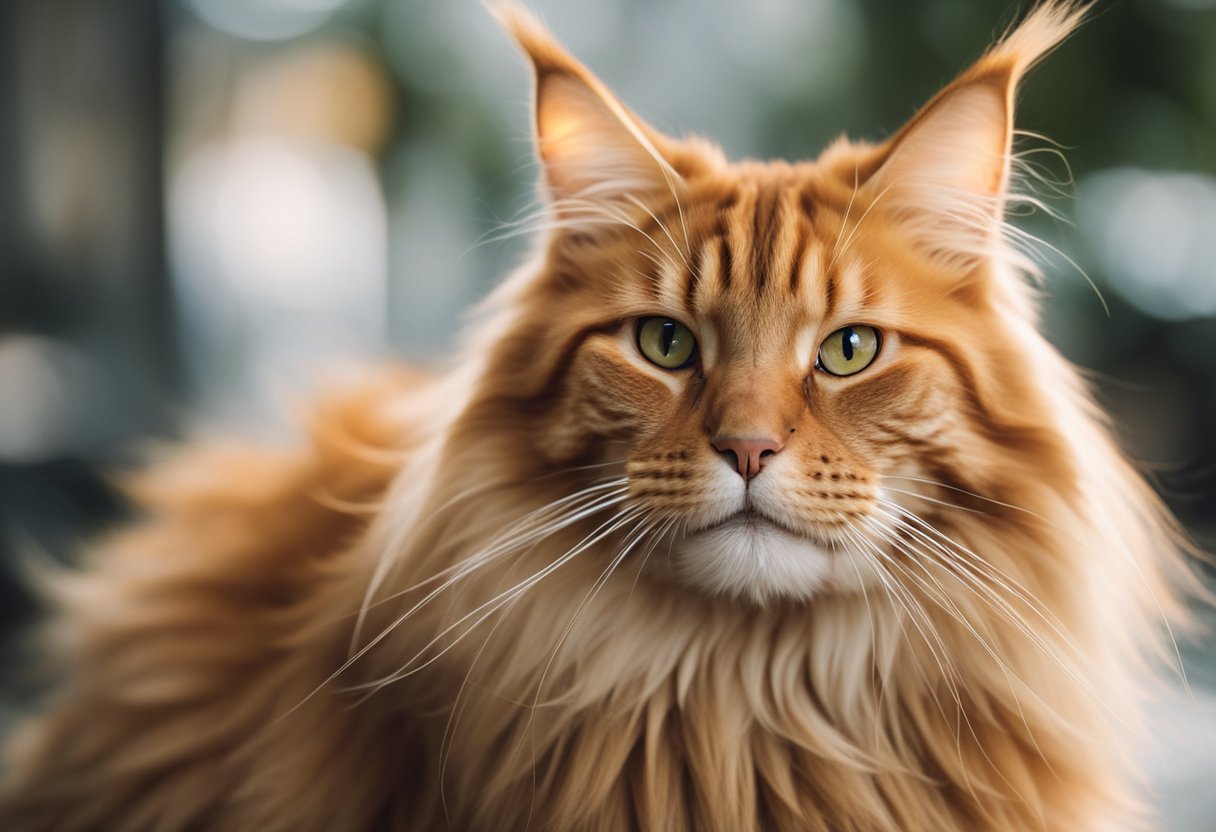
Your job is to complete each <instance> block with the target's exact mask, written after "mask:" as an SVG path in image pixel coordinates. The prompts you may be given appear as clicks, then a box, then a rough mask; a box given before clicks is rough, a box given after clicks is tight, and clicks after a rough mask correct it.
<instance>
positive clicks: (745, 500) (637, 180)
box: [0, 2, 1184, 832]
mask: <svg viewBox="0 0 1216 832" xmlns="http://www.w3.org/2000/svg"><path fill="white" fill-rule="evenodd" d="M1083 13H1084V9H1083V8H1082V7H1080V6H1078V5H1075V4H1070V3H1067V2H1046V3H1041V4H1040V5H1038V6H1037V7H1036V8H1034V9H1033V10H1032V11H1031V12H1030V13H1029V14H1028V15H1027V16H1026V17H1025V18H1024V20H1023V21H1022V23H1021V24H1020V25H1018V26H1017V27H1016V28H1014V29H1012V30H1011V31H1010V32H1009V33H1008V34H1007V35H1006V36H1005V37H1003V38H1001V39H1000V40H999V41H998V42H997V43H996V45H995V46H993V47H992V48H991V49H990V50H989V51H988V52H987V53H986V54H985V55H984V56H983V57H981V58H980V59H979V60H978V61H977V62H976V63H975V64H974V65H973V66H971V67H970V68H969V69H967V70H966V71H965V72H963V73H962V74H961V75H960V76H958V78H957V79H956V80H954V81H953V82H952V83H950V84H949V85H947V86H946V87H945V88H944V89H943V90H942V91H941V92H940V93H939V94H938V95H937V96H935V97H934V98H933V99H932V100H931V101H930V102H929V103H928V104H927V105H925V106H924V107H923V108H922V109H921V110H920V111H919V112H918V113H917V114H916V116H915V117H914V118H913V119H912V120H911V121H910V122H909V123H908V124H907V125H905V126H904V127H903V128H902V129H901V130H900V131H898V132H897V133H896V134H894V135H893V136H892V137H891V138H889V139H888V140H886V141H884V142H882V143H879V144H867V143H862V142H854V141H847V140H844V139H841V140H839V141H837V142H836V143H834V144H833V145H831V146H830V147H828V148H827V149H826V150H825V151H824V152H823V153H822V154H821V155H820V156H819V158H818V159H816V160H815V161H813V162H802V163H796V164H787V163H784V162H759V161H743V162H729V161H727V160H726V159H725V158H724V157H723V155H722V153H721V152H720V151H719V150H718V149H717V148H715V147H714V146H713V145H712V144H711V143H709V142H707V141H704V140H701V139H681V140H676V139H672V138H669V137H667V136H664V135H661V134H659V133H658V132H656V131H655V130H653V129H651V128H650V127H649V126H647V125H646V124H644V123H643V122H641V121H640V120H639V119H638V118H637V117H635V116H634V115H633V114H632V113H631V112H630V111H629V110H628V109H627V108H626V107H625V106H624V105H623V104H621V103H620V102H619V101H618V100H617V99H616V98H614V97H613V95H612V94H611V93H610V92H609V91H608V90H607V89H606V88H605V86H604V85H603V84H602V83H601V82H600V81H598V80H597V79H596V78H595V77H594V76H593V75H592V74H591V73H590V72H589V71H588V70H587V69H585V68H584V67H582V66H581V65H580V64H578V63H577V62H576V61H575V60H574V59H573V58H572V57H570V56H569V55H568V54H566V52H565V51H563V49H562V48H561V47H560V46H559V45H558V44H557V43H556V42H555V41H554V40H553V39H552V38H551V37H550V36H549V35H548V34H547V33H546V32H545V31H544V30H543V29H542V28H541V27H540V25H539V24H538V23H537V22H536V21H535V20H534V19H533V18H532V17H531V16H530V15H528V14H527V13H525V12H523V11H520V10H518V9H511V8H507V9H504V10H502V12H501V17H502V19H503V21H504V22H505V24H506V26H507V28H508V30H509V31H510V32H511V33H512V34H513V35H514V37H515V38H516V39H517V40H518V42H519V43H520V45H521V46H522V48H523V50H524V52H525V53H526V54H527V56H528V57H529V58H530V60H531V62H532V65H533V66H534V68H535V77H536V109H535V113H536V135H537V147H538V151H539V155H540V158H541V162H542V168H543V187H544V189H545V192H546V194H547V195H548V199H549V203H548V205H549V208H548V215H547V221H546V222H545V223H544V227H543V229H542V233H541V234H540V237H539V239H538V241H537V244H536V247H535V253H534V256H533V258H532V259H531V260H530V261H529V262H528V263H527V264H526V265H525V266H523V267H522V268H521V269H519V270H518V272H516V273H515V274H514V275H513V276H512V277H511V278H510V279H509V280H507V281H506V283H505V284H504V285H503V286H502V287H501V288H500V289H499V290H498V291H497V292H496V293H495V294H494V295H493V296H492V297H491V298H490V300H489V301H488V302H487V303H486V306H485V308H484V310H483V313H482V315H481V316H480V318H479V319H478V321H477V322H476V324H475V325H474V326H472V327H471V328H470V330H469V334H468V339H467V342H466V343H465V345H464V349H463V357H462V359H461V360H460V361H459V362H458V363H457V364H456V365H455V366H454V367H453V368H452V369H451V370H450V371H449V372H447V373H444V374H438V375H428V374H425V373H422V372H416V371H410V370H404V369H402V370H393V371H387V372H384V373H380V374H378V375H375V376H374V377H370V378H368V379H367V380H365V381H363V382H360V383H358V384H352V385H349V386H348V387H347V388H346V389H344V390H342V391H339V392H336V393H334V394H333V395H332V396H330V397H328V398H326V399H324V400H322V401H321V402H320V403H319V404H318V406H317V408H316V410H315V412H314V413H313V415H312V417H311V419H310V422H309V439H308V441H306V442H302V443H300V444H299V445H297V446H295V447H290V448H283V449H272V448H262V447H253V446H249V447H245V446H230V447H204V446H195V447H187V448H186V449H184V450H183V451H182V452H181V453H180V454H178V455H177V456H176V457H175V458H174V459H172V460H170V461H169V462H167V463H165V464H163V465H161V466H158V467H156V468H154V469H152V470H151V471H150V472H148V473H147V474H146V475H145V476H143V477H142V478H141V479H140V480H139V482H137V483H136V484H135V486H134V487H133V492H134V494H135V496H136V498H137V499H138V500H139V501H140V502H141V504H142V505H143V506H144V508H145V509H146V519H144V520H143V521H141V522H139V523H138V524H136V525H135V526H134V527H133V528H130V529H128V530H124V531H122V532H121V533H119V534H117V535H115V536H114V538H113V539H112V540H110V541H108V542H107V543H106V545H104V546H102V547H100V548H99V549H98V550H97V551H96V552H94V553H93V554H92V556H91V557H90V558H89V559H88V562H87V564H86V565H85V568H83V569H82V570H81V571H79V572H76V573H73V574H70V575H66V576H60V577H58V578H57V579H56V580H55V581H54V586H53V592H54V597H55V598H56V599H57V601H58V602H59V604H60V605H61V607H62V611H61V613H60V615H59V616H58V617H57V619H56V621H55V623H54V625H53V626H52V627H51V629H50V630H49V632H48V641H47V644H48V649H49V650H50V651H51V653H52V654H53V655H54V656H55V658H56V660H57V661H58V663H59V664H60V666H61V668H62V671H63V680H62V682H61V683H60V685H59V687H58V688H57V691H56V693H55V695H54V696H53V697H52V698H51V699H50V701H49V702H48V703H47V705H46V707H45V709H44V711H43V712H42V713H41V714H39V715H37V716H35V717H34V718H32V719H31V720H30V721H29V722H28V723H26V724H25V725H23V726H22V727H21V729H20V730H19V731H18V732H17V733H16V735H15V736H14V737H12V739H11V741H10V743H9V745H8V748H7V757H6V759H5V763H4V765H5V771H4V778H5V779H4V781H3V782H4V784H3V787H2V790H0V828H3V829H7V830H58V832H68V831H70V830H96V829H106V830H147V829H159V830H183V829H191V830H196V829H222V830H238V831H239V830H309V829H316V830H380V829H386V830H387V829H400V830H430V829H439V828H452V829H495V830H498V829H526V828H530V829H536V830H578V829H585V830H597V829H605V830H607V829H612V830H616V829H630V828H641V829H655V830H679V829H689V830H692V829H695V830H714V829H720V830H748V829H765V830H778V829H796V830H825V831H826V830H902V831H903V832H907V830H934V832H944V831H945V830H969V831H974V830H984V829H991V830H1027V829H1042V830H1070V831H1071V830H1087V831H1089V832H1092V831H1093V830H1124V829H1132V828H1139V827H1140V826H1141V825H1142V824H1143V823H1144V822H1145V812H1144V810H1143V807H1142V806H1141V803H1140V800H1139V799H1138V798H1137V788H1136V781H1135V771H1134V769H1135V766H1134V762H1135V761H1134V752H1135V749H1136V748H1137V746H1138V745H1139V744H1140V743H1142V742H1143V737H1142V736H1140V734H1139V733H1138V730H1139V726H1138V721H1137V716H1138V700H1139V697H1140V691H1141V687H1142V681H1143V679H1144V678H1146V676H1148V675H1149V673H1148V670H1147V667H1148V666H1149V659H1150V658H1151V656H1152V654H1153V652H1154V651H1155V650H1156V649H1158V647H1159V645H1160V644H1161V642H1162V641H1163V640H1164V634H1163V632H1162V631H1163V622H1164V621H1166V620H1167V619H1168V618H1169V617H1172V616H1175V615H1177V614H1178V613H1179V604H1178V602H1177V600H1176V598H1177V590H1176V589H1175V587H1176V586H1178V582H1179V580H1180V579H1181V576H1182V575H1183V574H1184V571H1183V570H1181V569H1180V565H1181V562H1182V559H1181V557H1180V556H1179V553H1178V548H1179V546H1178V544H1177V543H1176V542H1175V541H1176V539H1177V535H1176V533H1175V531H1174V527H1173V524H1172V522H1171V520H1170V519H1169V517H1168V516H1167V515H1166V513H1165V512H1164V510H1163V509H1162V508H1161V506H1160V504H1159V503H1158V501H1157V499H1156V498H1155V497H1154V495H1153V493H1152V492H1151V490H1150V489H1149V488H1148V487H1147V486H1146V485H1145V484H1144V482H1143V481H1142V480H1141V479H1140V477H1139V476H1138V475H1137V474H1136V473H1135V472H1134V470H1133V469H1132V467H1131V466H1129V464H1128V463H1127V462H1126V461H1125V460H1124V457H1123V456H1122V455H1121V454H1120V452H1119V451H1118V450H1117V448H1116V446H1115V444H1114V442H1113V441H1112V439H1111V436H1110V433H1109V431H1108V429H1107V426H1106V424H1105V422H1104V419H1103V417H1102V415H1101V413H1100V412H1099V410H1098V409H1097V408H1096V407H1095V405H1094V404H1093V402H1092V400H1091V398H1090V396H1089V394H1088V392H1087V390H1086V387H1085V385H1084V384H1083V383H1082V381H1081V380H1080V379H1079V377H1078V374H1077V373H1076V372H1075V371H1074V370H1073V369H1072V368H1071V367H1070V366H1069V365H1068V364H1067V363H1066V362H1065V361H1064V360H1063V359H1062V358H1061V357H1060V356H1059V354H1058V353H1057V352H1056V351H1055V350H1054V349H1053V348H1052V347H1051V345H1050V344H1049V343H1048V342H1047V341H1046V340H1045V339H1044V338H1043V337H1042V336H1041V335H1040V334H1039V333H1038V332H1037V330H1036V319H1037V314H1036V291H1035V288H1034V285H1033V282H1032V281H1031V280H1030V279H1029V278H1031V277H1032V276H1033V274H1034V270H1033V267H1032V266H1031V264H1030V263H1029V262H1028V261H1027V260H1026V259H1025V258H1024V257H1023V256H1022V254H1020V253H1019V251H1020V250H1019V248H1018V246H1016V245H1014V244H1012V242H1011V241H1010V239H1009V237H1010V235H1011V234H1013V233H1016V232H1014V231H1012V230H1011V229H1010V228H1009V227H1008V226H1007V225H1006V224H1005V222H1004V213H1005V209H1006V207H1007V206H1008V205H1009V204H1010V203H1011V202H1015V201H1019V200H1023V199H1026V197H1024V196H1022V195H1020V194H1019V192H1018V191H1017V189H1016V188H1015V184H1016V183H1015V164H1014V162H1015V159H1014V157H1013V156H1012V153H1011V144H1012V135H1013V101H1014V94H1015V91H1016V88H1017V85H1018V81H1019V79H1020V78H1021V77H1022V76H1023V73H1024V72H1025V71H1026V70H1027V69H1028V68H1029V67H1030V66H1031V65H1032V64H1034V63H1035V62H1036V61H1037V60H1038V59H1039V58H1040V57H1042V56H1043V55H1044V54H1045V53H1046V52H1047V51H1048V50H1050V49H1051V48H1052V47H1054V46H1056V45H1057V44H1058V43H1059V42H1060V41H1061V40H1062V39H1063V38H1064V37H1065V36H1066V35H1067V34H1068V33H1069V32H1070V31H1071V30H1072V29H1073V28H1074V27H1075V26H1076V25H1077V24H1078V22H1079V21H1080V19H1081V17H1082V16H1083Z"/></svg>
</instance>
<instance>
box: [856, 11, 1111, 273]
mask: <svg viewBox="0 0 1216 832" xmlns="http://www.w3.org/2000/svg"><path fill="white" fill-rule="evenodd" d="M1087 8H1088V4H1081V5H1079V4H1077V3H1073V2H1046V3H1041V4H1040V5H1039V6H1037V7H1036V8H1035V9H1034V10H1033V11H1031V13H1030V14H1029V15H1028V16H1027V17H1026V19H1025V20H1024V21H1023V22H1022V23H1021V24H1020V25H1019V26H1017V27H1016V28H1015V29H1013V30H1012V31H1011V32H1009V34H1007V35H1006V36H1005V37H1004V38H1002V39H1001V41H999V42H998V43H997V44H996V46H994V47H993V48H992V49H990V50H989V51H988V53H987V54H985V55H984V56H983V57H982V58H981V59H980V60H979V61H977V62H976V63H975V65H973V66H972V67H971V68H970V69H968V70H967V71H966V72H964V73H963V74H962V75H960V76H959V77H958V78H957V79H956V80H955V81H953V82H952V83H951V84H949V85H948V86H947V87H946V88H945V89H943V90H942V91H941V92H939V93H938V94H937V95H936V96H935V97H934V98H933V99H932V100H931V101H930V102H929V103H928V104H927V105H925V106H924V107H923V108H922V109H921V110H920V112H918V113H917V114H916V115H915V116H914V117H913V118H912V120H911V121H910V122H908V124H906V125H905V126H904V128H903V129H902V130H900V132H899V133H897V134H896V135H895V136H894V137H893V138H892V139H891V140H890V141H888V142H887V143H886V144H885V145H884V146H883V147H882V148H880V151H879V152H880V154H881V158H880V161H879V162H878V168H877V170H876V171H875V172H874V173H873V175H872V176H871V177H870V178H869V180H868V181H867V182H866V184H865V189H864V190H865V193H867V195H868V196H869V197H870V199H871V200H873V201H874V202H875V203H877V205H878V206H880V207H881V208H884V209H886V210H888V211H891V212H893V213H894V214H895V215H896V216H898V217H900V218H901V219H902V220H903V222H904V223H905V226H906V227H907V228H908V230H909V231H910V232H911V233H912V234H913V236H914V237H916V238H917V239H918V240H919V242H921V243H922V244H923V245H924V246H925V247H926V248H927V249H928V250H929V251H930V252H931V253H932V254H935V255H938V256H942V257H945V258H946V259H950V260H955V261H957V262H959V264H960V265H967V264H972V265H973V264H974V263H975V258H976V257H977V256H980V257H982V256H985V255H989V254H991V253H992V252H993V251H994V245H995V244H996V243H997V242H999V239H1000V229H1001V225H1002V221H1003V217H1004V210H1005V204H1006V202H1007V201H1008V198H1009V196H1010V191H1009V180H1010V173H1011V147H1012V142H1013V109H1014V107H1013V104H1014V94H1015V93H1016V91H1017V85H1018V81H1019V80H1020V79H1021V77H1022V76H1023V74H1024V73H1025V72H1026V70H1027V69H1029V68H1030V67H1031V66H1032V65H1033V64H1034V63H1036V62H1037V61H1038V60H1039V59H1040V58H1042V57H1043V56H1044V55H1046V54H1047V53H1048V52H1049V51H1050V50H1051V49H1052V48H1053V47H1055V46H1056V45H1057V44H1059V43H1060V42H1061V41H1062V40H1063V39H1064V38H1065V37H1066V36H1067V35H1068V34H1069V32H1071V31H1072V30H1073V29H1074V28H1075V27H1076V26H1077V25H1078V24H1079V23H1080V22H1081V20H1082V18H1083V17H1084V15H1085V12H1086V10H1087Z"/></svg>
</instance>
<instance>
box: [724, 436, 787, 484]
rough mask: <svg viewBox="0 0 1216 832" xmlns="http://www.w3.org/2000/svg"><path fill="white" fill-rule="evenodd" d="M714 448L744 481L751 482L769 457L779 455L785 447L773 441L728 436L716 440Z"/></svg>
mask: <svg viewBox="0 0 1216 832" xmlns="http://www.w3.org/2000/svg"><path fill="white" fill-rule="evenodd" d="M713 445H714V447H715V448H717V449H718V451H719V452H721V454H722V456H723V457H724V458H728V459H729V460H730V461H731V462H732V464H733V467H734V468H735V470H736V471H738V472H739V476H741V477H743V479H744V480H750V479H751V478H752V477H754V476H756V475H757V474H759V473H760V469H761V468H762V467H763V466H764V464H765V463H767V462H768V459H769V457H771V456H773V455H774V454H776V453H778V452H779V451H780V450H781V449H782V448H783V447H784V446H783V445H782V444H781V443H780V442H776V441H774V440H771V439H764V438H760V439H746V438H742V437H735V436H728V437H724V438H721V439H715V440H714V443H713Z"/></svg>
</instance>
